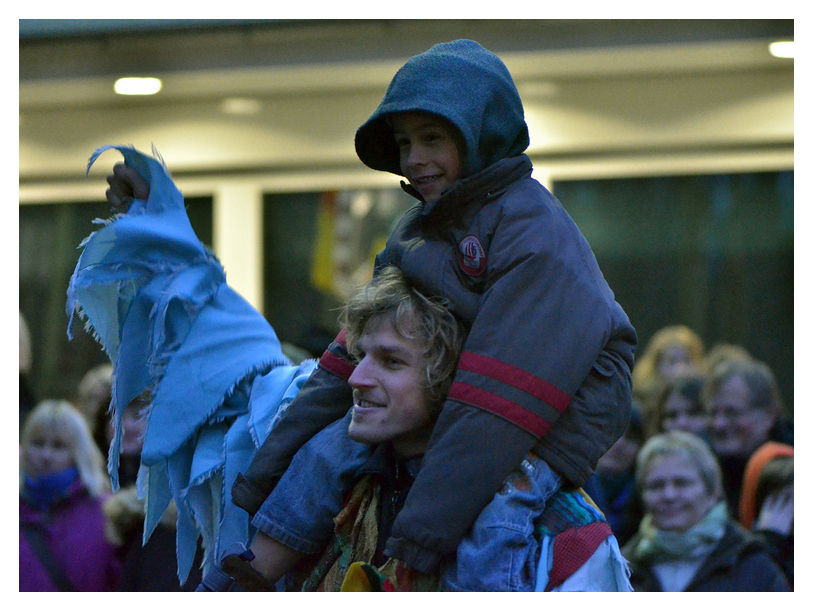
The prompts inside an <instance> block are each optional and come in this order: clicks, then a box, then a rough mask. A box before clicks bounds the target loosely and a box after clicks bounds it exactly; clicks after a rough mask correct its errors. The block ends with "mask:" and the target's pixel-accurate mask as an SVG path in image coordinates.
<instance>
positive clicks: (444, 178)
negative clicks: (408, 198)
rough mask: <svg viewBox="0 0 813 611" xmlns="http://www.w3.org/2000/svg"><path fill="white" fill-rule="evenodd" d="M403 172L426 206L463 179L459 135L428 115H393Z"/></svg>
mask: <svg viewBox="0 0 813 611" xmlns="http://www.w3.org/2000/svg"><path fill="white" fill-rule="evenodd" d="M391 125H392V127H393V129H394V130H395V143H396V144H397V145H398V151H399V158H400V161H401V171H402V172H403V174H404V177H405V178H406V179H407V180H408V181H409V184H411V185H412V186H413V187H414V188H415V189H416V190H417V191H418V193H420V194H421V196H422V197H423V199H424V201H425V202H426V203H433V202H435V201H437V199H438V198H439V197H440V195H441V193H442V192H443V191H444V190H445V189H447V188H448V187H450V186H452V185H453V184H454V183H455V182H457V180H458V179H460V178H461V174H462V170H463V161H462V156H461V154H460V150H459V148H458V144H457V142H458V139H459V137H458V135H457V133H456V131H455V129H454V128H453V127H452V126H451V124H449V123H448V122H447V121H445V120H444V119H442V118H440V117H437V116H435V115H432V114H430V113H426V112H407V113H401V114H396V115H393V116H392V118H391Z"/></svg>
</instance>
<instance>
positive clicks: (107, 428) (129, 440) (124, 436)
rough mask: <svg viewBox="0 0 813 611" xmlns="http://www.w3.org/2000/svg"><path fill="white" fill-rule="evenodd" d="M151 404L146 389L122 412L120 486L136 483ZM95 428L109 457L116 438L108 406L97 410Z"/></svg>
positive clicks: (100, 442)
mask: <svg viewBox="0 0 813 611" xmlns="http://www.w3.org/2000/svg"><path fill="white" fill-rule="evenodd" d="M108 399H109V397H108ZM149 407H150V393H149V391H145V392H143V393H141V394H140V395H139V396H137V397H136V398H135V399H133V400H132V401H130V403H129V404H128V405H127V407H125V408H124V411H123V412H122V416H121V449H120V453H119V486H121V487H122V488H125V487H127V486H129V485H131V484H135V483H136V478H137V477H138V468H139V467H140V466H141V449H142V448H143V447H144V434H145V433H146V432H147V418H146V416H147V411H148V410H149ZM93 428H94V431H95V433H94V435H93V438H94V440H95V441H96V445H97V446H99V449H100V450H101V451H102V454H103V455H104V457H105V460H106V459H107V457H108V454H109V452H110V444H111V442H112V441H113V421H112V420H111V418H110V412H109V411H108V409H107V407H106V406H105V408H104V409H99V410H98V411H97V412H96V419H95V422H94V425H93Z"/></svg>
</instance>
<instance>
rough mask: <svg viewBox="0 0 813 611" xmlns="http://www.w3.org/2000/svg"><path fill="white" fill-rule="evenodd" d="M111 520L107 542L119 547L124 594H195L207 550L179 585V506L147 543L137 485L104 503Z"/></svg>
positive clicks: (120, 586)
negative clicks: (176, 550)
mask: <svg viewBox="0 0 813 611" xmlns="http://www.w3.org/2000/svg"><path fill="white" fill-rule="evenodd" d="M104 513H105V516H106V517H107V527H106V533H107V539H108V541H110V542H111V543H112V544H113V545H115V546H116V547H118V549H119V555H120V558H121V562H122V571H121V580H120V581H119V584H118V586H117V589H118V590H119V591H121V592H193V591H194V590H195V587H196V586H197V585H198V584H199V583H200V581H201V579H202V574H201V571H200V566H201V562H202V561H203V550H202V548H199V549H198V555H197V557H196V558H195V561H194V562H193V564H192V570H191V571H190V573H189V577H188V578H187V580H186V583H184V584H183V585H181V584H179V583H178V561H177V558H176V555H175V536H176V519H177V516H178V513H177V510H176V508H175V503H174V502H172V503H170V505H169V507H168V508H167V511H166V512H165V513H164V515H163V516H162V517H161V520H160V521H159V522H158V524H157V525H156V527H155V530H153V532H152V534H151V535H150V538H149V539H148V540H147V543H146V544H143V545H142V541H143V535H144V516H145V510H144V501H142V500H141V499H139V498H138V493H137V492H136V487H135V485H134V484H133V485H130V486H127V487H126V488H121V489H120V490H119V491H118V492H116V493H115V494H114V495H113V496H111V497H110V498H108V499H107V500H106V501H105V503H104Z"/></svg>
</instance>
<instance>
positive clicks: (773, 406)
mask: <svg viewBox="0 0 813 611" xmlns="http://www.w3.org/2000/svg"><path fill="white" fill-rule="evenodd" d="M703 403H704V405H705V406H706V410H707V412H708V415H709V440H710V441H711V447H712V448H713V449H714V452H715V453H716V454H717V457H718V459H719V461H720V467H721V468H722V472H723V489H724V491H725V495H726V498H727V500H728V507H729V510H730V511H731V512H732V515H735V516H736V514H737V513H738V512H739V496H740V490H741V487H742V481H743V475H744V473H745V465H746V463H747V462H748V459H749V458H751V455H752V454H753V453H754V452H756V450H757V449H758V448H759V447H760V446H761V445H763V444H764V443H765V442H767V441H777V442H780V443H784V444H787V445H790V446H792V445H793V423H792V422H791V421H790V419H789V418H788V417H787V415H786V414H785V409H784V405H783V403H782V399H781V397H780V395H779V387H778V385H777V383H776V379H775V378H774V375H773V373H772V372H771V370H770V368H769V367H768V366H767V365H766V364H764V363H762V362H759V361H756V360H753V359H751V360H727V361H724V362H722V363H720V364H719V365H718V366H716V367H715V368H714V370H713V371H712V372H711V373H710V374H709V377H708V380H707V381H706V385H705V386H704V388H703Z"/></svg>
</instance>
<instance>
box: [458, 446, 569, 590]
mask: <svg viewBox="0 0 813 611" xmlns="http://www.w3.org/2000/svg"><path fill="white" fill-rule="evenodd" d="M561 485H562V480H561V478H560V477H559V476H558V475H557V474H556V473H554V472H553V471H552V470H551V468H550V467H549V466H548V464H547V463H546V462H545V461H543V460H542V459H541V458H538V457H536V456H534V455H532V454H529V455H528V457H527V458H526V459H525V460H523V461H522V464H521V465H520V466H519V467H518V468H517V469H515V470H514V471H513V472H512V473H511V475H509V476H508V478H507V479H506V480H505V484H504V485H503V487H502V489H501V490H500V491H499V492H498V493H497V494H495V495H494V498H493V499H492V501H491V502H490V503H489V504H488V505H486V507H485V509H483V511H482V512H481V513H480V515H479V516H478V517H477V520H475V522H474V525H473V526H472V527H471V529H470V530H469V532H468V533H467V534H466V537H465V538H464V539H463V541H461V542H460V545H459V546H458V547H457V557H456V558H455V559H454V560H453V561H451V562H449V563H448V565H447V566H446V568H445V569H444V571H443V576H442V587H443V589H444V590H446V591H455V592H506V591H508V592H533V591H534V588H535V586H536V578H537V564H538V562H539V551H540V550H539V545H540V543H539V541H538V540H537V539H536V537H534V519H535V518H537V517H539V515H541V513H542V512H543V511H544V509H545V504H546V503H547V501H548V499H549V498H550V497H551V496H552V495H553V494H554V493H555V492H556V491H557V490H558V489H559V488H560V487H561Z"/></svg>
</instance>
